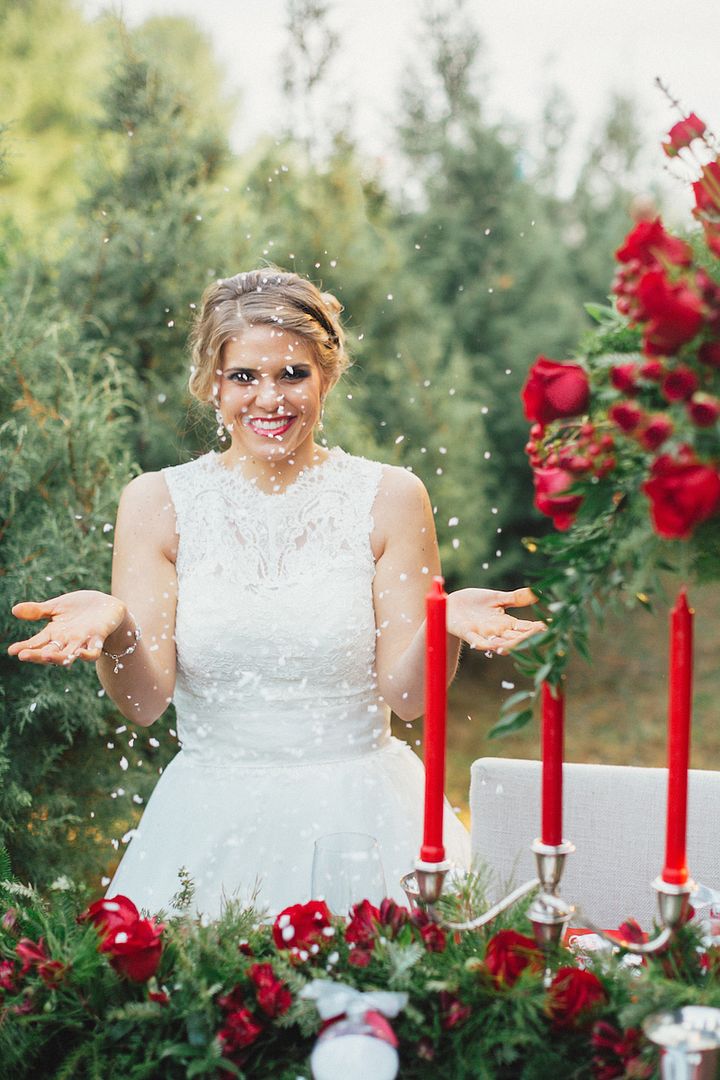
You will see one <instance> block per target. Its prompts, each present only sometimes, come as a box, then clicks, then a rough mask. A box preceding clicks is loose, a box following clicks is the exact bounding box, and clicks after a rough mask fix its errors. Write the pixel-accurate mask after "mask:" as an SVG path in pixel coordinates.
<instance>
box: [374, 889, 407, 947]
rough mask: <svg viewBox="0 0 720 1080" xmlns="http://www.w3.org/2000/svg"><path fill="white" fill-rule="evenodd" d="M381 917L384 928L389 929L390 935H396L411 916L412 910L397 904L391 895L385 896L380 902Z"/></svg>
mask: <svg viewBox="0 0 720 1080" xmlns="http://www.w3.org/2000/svg"><path fill="white" fill-rule="evenodd" d="M379 918H380V924H381V926H382V927H383V929H386V930H389V931H390V936H391V937H395V936H396V935H397V934H398V933H399V932H400V930H402V928H403V926H404V925H405V923H406V922H407V921H408V919H409V918H410V912H409V911H408V909H407V908H406V907H401V906H400V905H399V904H396V903H395V901H394V900H391V899H390V897H385V899H384V900H383V901H382V903H381V904H380V916H379Z"/></svg>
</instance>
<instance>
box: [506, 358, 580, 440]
mask: <svg viewBox="0 0 720 1080" xmlns="http://www.w3.org/2000/svg"><path fill="white" fill-rule="evenodd" d="M522 400H523V405H524V407H525V416H526V417H527V419H528V420H532V421H536V422H537V423H539V424H547V423H549V422H550V421H551V420H558V419H560V418H561V417H563V416H578V415H579V414H580V413H584V412H586V411H587V407H588V403H589V401H590V384H589V382H588V377H587V375H586V374H585V372H584V371H583V369H582V368H581V367H580V365H579V364H559V363H558V362H557V361H556V360H548V359H547V357H545V356H539V357H538V358H537V360H536V361H535V363H534V364H533V366H532V367H531V368H530V372H529V374H528V377H527V380H526V382H525V385H524V386H523V389H522Z"/></svg>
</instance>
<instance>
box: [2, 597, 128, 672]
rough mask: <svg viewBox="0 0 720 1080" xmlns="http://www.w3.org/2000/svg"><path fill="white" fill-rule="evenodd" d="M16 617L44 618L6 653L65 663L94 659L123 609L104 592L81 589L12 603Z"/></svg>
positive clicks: (35, 661)
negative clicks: (26, 636)
mask: <svg viewBox="0 0 720 1080" xmlns="http://www.w3.org/2000/svg"><path fill="white" fill-rule="evenodd" d="M12 613H13V615H15V616H16V617H17V618H18V619H28V620H30V621H32V622H35V621H36V620H38V619H48V620H49V621H48V623H47V625H46V626H44V627H43V628H42V630H39V631H38V633H37V634H34V635H33V637H30V638H26V639H25V640H24V641H15V642H13V644H12V645H10V647H9V648H8V654H9V655H10V656H17V658H18V660H28V661H30V663H32V664H58V665H61V666H63V667H67V666H68V665H70V664H72V663H73V662H74V661H75V660H78V659H79V660H91V661H95V660H98V659H99V657H100V654H101V652H102V647H103V645H104V643H105V639H106V638H107V637H109V635H110V634H112V632H113V631H114V630H117V628H118V627H119V626H120V625H121V624H122V622H123V620H124V619H125V616H126V613H127V609H126V607H125V604H124V603H123V602H122V600H118V598H117V597H116V596H109V595H108V594H107V593H103V592H96V591H95V590H92V589H83V590H80V591H79V592H70V593H63V595H62V596H55V597H53V598H52V599H50V600H41V601H38V602H35V601H32V600H27V601H23V602H21V603H19V604H15V605H14V607H13V608H12Z"/></svg>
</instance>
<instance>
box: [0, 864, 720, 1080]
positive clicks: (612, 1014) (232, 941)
mask: <svg viewBox="0 0 720 1080" xmlns="http://www.w3.org/2000/svg"><path fill="white" fill-rule="evenodd" d="M3 863H4V860H3V853H2V851H1V850H0V864H3ZM486 880H487V875H486V874H485V873H484V872H480V873H477V874H474V875H470V876H469V878H468V881H467V882H466V886H465V888H463V889H462V890H461V893H460V894H459V895H458V896H457V897H456V898H453V896H452V895H448V896H446V897H444V899H443V914H444V917H445V918H447V919H450V920H453V919H455V920H457V919H458V918H461V919H464V918H465V917H466V916H467V914H468V913H469V912H472V913H473V914H477V913H479V912H481V911H483V910H484V909H485V908H486V907H487V900H486V898H485V895H484V882H485V881H486ZM0 890H2V893H3V904H4V906H5V908H6V917H5V918H4V919H3V921H2V924H0V964H2V965H3V987H4V988H3V990H2V991H0V997H1V1000H2V1007H3V1023H2V1024H0V1061H2V1068H3V1072H2V1073H1V1075H2V1076H3V1077H4V1076H8V1077H9V1076H13V1077H15V1078H17V1080H23V1078H25V1077H27V1078H28V1080H29V1078H31V1077H32V1078H33V1080H35V1078H36V1077H43V1078H47V1080H50V1078H52V1080H58V1078H59V1077H71V1076H72V1077H73V1078H77V1080H91V1078H93V1077H96V1076H102V1078H103V1080H116V1078H117V1080H119V1078H120V1077H122V1078H123V1080H141V1078H152V1080H160V1078H161V1077H162V1078H163V1080H167V1078H169V1080H173V1078H178V1080H179V1078H180V1077H188V1076H197V1077H203V1076H208V1077H210V1076H217V1075H218V1070H219V1069H220V1067H222V1068H223V1069H225V1070H226V1072H227V1073H228V1074H229V1075H237V1076H274V1077H288V1078H289V1080H290V1078H292V1080H295V1078H297V1077H299V1076H306V1077H309V1075H310V1072H309V1061H308V1059H309V1055H310V1052H311V1050H312V1047H313V1045H314V1042H315V1039H316V1037H317V1035H318V1031H319V1029H320V1026H321V1021H320V1018H319V1016H318V1013H317V1011H316V1008H315V1005H314V1004H313V1003H312V1002H311V1001H310V1000H308V999H306V998H302V997H301V996H300V994H301V992H302V990H303V988H304V987H305V986H306V985H307V984H308V983H309V982H310V981H311V980H313V979H328V980H332V981H337V982H340V983H342V984H344V985H346V986H351V987H355V988H356V989H358V990H361V991H365V990H372V989H377V988H383V989H387V988H391V989H393V990H401V991H403V992H405V993H407V995H408V1001H407V1004H406V1005H405V1007H404V1008H403V1009H402V1010H401V1012H400V1013H399V1015H398V1016H397V1018H396V1019H394V1020H393V1021H392V1026H393V1029H394V1030H395V1033H396V1034H397V1036H398V1039H399V1052H400V1057H401V1074H402V1076H404V1077H405V1076H407V1077H411V1078H416V1080H422V1078H424V1077H429V1076H434V1077H438V1078H439V1080H457V1078H458V1077H461V1078H467V1080H470V1078H473V1080H477V1078H488V1080H510V1078H511V1077H516V1076H520V1075H522V1076H523V1077H525V1076H532V1077H538V1078H539V1077H542V1076H547V1075H548V1074H551V1075H553V1076H556V1077H558V1078H567V1080H570V1078H580V1077H585V1076H588V1075H589V1074H590V1071H591V1069H592V1058H593V1053H594V1051H593V1045H592V1042H591V1035H592V1033H593V1030H594V1028H593V1025H594V1024H595V1023H596V1022H598V1021H603V1022H604V1023H605V1024H611V1025H613V1026H615V1027H617V1028H619V1030H620V1031H622V1030H623V1029H625V1028H627V1027H634V1028H640V1026H641V1024H642V1021H643V1019H644V1018H645V1017H647V1016H648V1015H650V1014H651V1013H653V1012H656V1011H659V1010H662V1009H667V1008H671V1007H674V1006H675V1005H680V1004H688V1003H690V1002H692V1003H693V1004H702V1005H707V1006H713V1007H717V1006H718V1005H719V1004H720V983H719V981H718V976H717V965H718V956H717V953H718V949H717V946H714V945H712V944H710V945H708V943H707V942H704V941H703V939H702V937H701V934H700V932H699V929H698V928H697V927H695V926H693V925H686V926H684V927H682V928H680V929H679V931H678V932H677V933H676V935H675V937H674V939H673V941H672V943H671V945H670V947H669V948H668V949H667V950H665V951H664V952H663V953H662V954H660V955H658V956H657V957H651V958H650V959H649V960H648V962H647V964H646V965H645V966H644V967H642V968H639V969H638V968H634V967H630V968H629V967H627V966H625V965H623V964H622V963H621V957H620V956H619V955H614V954H610V953H604V954H603V953H594V954H593V959H592V964H591V969H592V972H593V975H594V976H595V977H596V978H597V979H598V980H599V981H598V982H597V983H596V984H595V985H596V987H597V990H598V991H599V997H598V999H597V1001H596V1002H595V1004H594V1005H593V1006H592V1007H591V1008H590V1009H589V1010H586V1011H580V1013H579V1014H578V1015H576V1016H572V1015H570V1016H566V1017H563V1024H562V1025H560V1024H559V1023H556V1022H555V1021H554V1020H553V1019H552V1013H551V1007H553V1008H557V1007H558V1006H557V1003H556V1002H555V999H554V998H553V990H552V988H551V989H550V990H547V989H546V987H545V985H544V968H545V958H542V957H541V956H540V954H539V953H537V952H536V951H535V950H534V949H533V947H532V945H531V944H530V943H529V942H528V941H527V940H526V941H525V942H524V943H522V944H519V945H515V946H512V945H508V944H506V945H505V947H506V948H507V947H510V948H511V949H512V948H513V947H514V948H516V949H517V948H519V949H520V952H519V953H517V952H516V953H515V962H517V959H518V956H519V957H522V958H523V959H522V961H521V964H520V967H519V968H517V969H516V971H515V973H514V974H513V975H512V976H510V975H509V974H506V975H503V974H500V973H498V972H497V969H496V968H495V967H494V966H493V965H492V964H491V963H490V961H489V958H488V947H489V945H490V942H491V941H493V939H495V937H496V934H497V933H498V930H499V929H500V928H504V929H510V930H513V931H516V932H519V933H521V934H523V935H525V938H526V939H527V935H528V934H529V933H531V928H530V926H529V924H528V922H527V917H526V914H525V909H524V907H523V906H522V905H521V906H520V907H518V908H516V909H514V910H512V911H510V912H508V913H506V914H505V915H504V916H503V919H502V921H498V922H496V923H495V924H493V925H491V926H490V927H488V928H485V929H482V930H478V931H470V932H464V933H462V934H457V935H454V934H451V933H447V934H445V935H444V936H443V938H442V940H443V945H442V947H440V948H429V946H428V942H427V940H426V938H425V936H424V934H423V927H424V926H425V925H427V922H428V920H427V916H426V915H425V914H424V913H422V912H419V913H417V915H416V916H414V917H413V918H412V919H410V920H408V921H405V922H404V923H401V924H397V923H395V925H394V926H393V925H392V924H391V923H390V922H387V923H386V924H382V923H381V922H371V923H370V924H368V929H367V931H366V937H365V941H364V944H363V945H362V948H363V949H366V950H367V951H368V953H369V957H368V961H367V963H366V964H363V965H359V964H355V963H353V962H352V958H353V952H354V950H356V949H358V948H360V947H361V946H359V945H357V944H355V943H353V944H351V943H350V942H348V940H347V936H346V931H347V925H348V924H347V923H346V922H345V920H343V919H333V920H332V928H333V931H334V933H333V935H332V936H331V937H326V936H322V937H321V938H320V939H319V942H318V948H317V950H315V951H314V952H313V951H312V950H310V951H308V952H305V954H304V958H303V956H302V955H301V956H295V957H292V956H291V955H290V954H289V952H288V951H287V948H285V947H282V948H279V947H277V946H276V945H275V944H274V940H273V934H272V930H271V927H270V926H269V924H268V922H267V921H262V920H261V919H260V918H259V917H258V913H257V912H256V911H254V910H252V909H243V908H241V907H240V906H239V905H238V904H237V902H234V901H233V902H230V903H228V905H227V906H226V908H225V909H224V911H223V914H222V916H221V917H220V918H219V919H217V920H215V921H213V922H211V923H209V924H204V923H203V920H198V919H194V918H193V917H191V916H190V915H189V914H186V915H182V916H174V917H173V918H171V919H169V920H167V921H166V922H165V925H164V929H163V931H162V952H161V955H160V957H159V961H158V968H157V971H156V973H155V974H154V975H152V976H151V977H150V978H149V980H147V981H146V982H130V981H129V980H128V979H127V978H125V977H124V976H123V975H121V974H119V973H117V972H116V971H115V970H114V969H113V967H112V966H111V962H110V960H111V957H110V954H108V953H107V952H100V951H99V947H100V945H101V938H102V931H100V930H96V929H95V927H94V926H93V925H92V924H91V923H89V922H86V921H82V922H79V921H78V920H77V915H78V914H79V913H80V912H81V910H82V908H83V906H84V905H85V904H86V903H87V901H88V890H87V888H86V887H85V886H79V887H76V886H74V885H73V884H72V883H71V882H69V881H67V880H66V881H65V882H63V884H62V888H56V889H54V890H53V891H52V892H51V895H50V897H49V899H48V900H47V901H44V900H42V899H41V898H40V897H39V896H38V895H37V894H36V893H35V892H34V891H33V890H31V889H27V888H24V887H22V886H19V885H18V884H17V883H15V882H13V881H2V880H0ZM161 917H162V915H161ZM377 918H378V919H379V918H380V916H379V915H378V916H377ZM21 939H25V941H26V942H27V941H28V940H29V941H30V942H35V943H37V945H38V948H41V949H42V951H43V952H44V954H45V963H47V962H51V963H52V964H53V965H54V968H53V969H51V973H48V971H47V969H44V968H43V960H42V958H41V957H39V958H38V959H37V960H35V961H31V962H30V963H28V964H27V966H26V970H25V971H24V972H23V974H22V975H21V974H20V963H19V958H20V956H19V953H18V952H17V948H18V944H19V942H20V940H21ZM434 940H435V941H437V938H435V939H434ZM498 940H499V939H496V940H495V941H494V944H493V948H494V949H497V948H498ZM500 947H502V946H500ZM528 949H529V950H530V951H528ZM546 959H547V963H548V965H549V967H550V971H551V973H554V972H555V971H556V970H557V969H558V968H560V967H562V968H564V969H567V968H570V969H573V968H575V967H576V966H579V961H578V959H577V957H576V956H575V954H573V953H572V952H570V951H569V950H566V949H564V948H559V949H557V950H556V951H554V952H550V953H549V954H548V955H547V958H546ZM580 963H582V964H584V965H586V966H587V964H588V961H587V960H583V961H581V962H580ZM254 964H269V965H271V967H272V972H273V977H274V978H275V979H276V980H279V981H280V983H283V984H284V985H285V987H286V988H287V990H288V991H289V993H290V1003H289V1007H287V1008H286V1010H285V1011H284V1012H282V1013H281V1014H280V1015H279V1016H276V1017H272V1016H271V1015H268V1013H267V1012H266V1011H265V1010H264V1008H263V1005H262V1003H261V1000H260V997H259V995H258V994H257V991H256V988H255V986H254V984H253V982H252V978H251V974H250V973H251V969H252V965H254ZM44 974H45V976H46V977H44ZM231 992H232V994H233V997H234V999H235V1000H236V1001H238V1002H240V1003H242V1007H243V1008H245V1009H247V1010H248V1011H249V1013H250V1014H251V1016H252V1018H253V1020H254V1022H255V1023H256V1024H258V1025H259V1028H260V1031H259V1034H258V1036H257V1038H256V1039H255V1040H254V1041H252V1040H251V1041H250V1042H249V1043H248V1046H247V1047H246V1050H245V1052H244V1055H243V1059H242V1064H241V1065H237V1066H233V1064H232V1062H231V1061H230V1060H229V1059H228V1058H227V1057H225V1056H224V1055H223V1052H222V1045H221V1042H220V1040H219V1039H218V1032H219V1031H220V1030H221V1029H222V1028H223V1026H224V1025H225V1024H226V1017H227V1009H226V1008H225V1007H224V1006H223V1004H222V999H223V998H224V996H225V995H228V994H230V993H231ZM152 995H155V997H154V998H153V996H152ZM158 995H160V998H161V1000H158ZM451 1006H452V1008H453V1009H455V1010H460V1011H459V1012H455V1013H453V1012H451V1011H449V1009H450V1007H451ZM236 1007H240V1006H239V1005H238V1006H236ZM638 1053H642V1054H643V1057H644V1060H645V1061H646V1063H649V1064H652V1063H653V1062H654V1060H655V1059H654V1052H653V1049H652V1047H651V1046H650V1045H649V1044H647V1043H645V1044H644V1046H642V1045H639V1046H638ZM638 1060H639V1059H638ZM618 1075H621V1074H620V1073H618ZM628 1075H630V1073H628Z"/></svg>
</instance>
